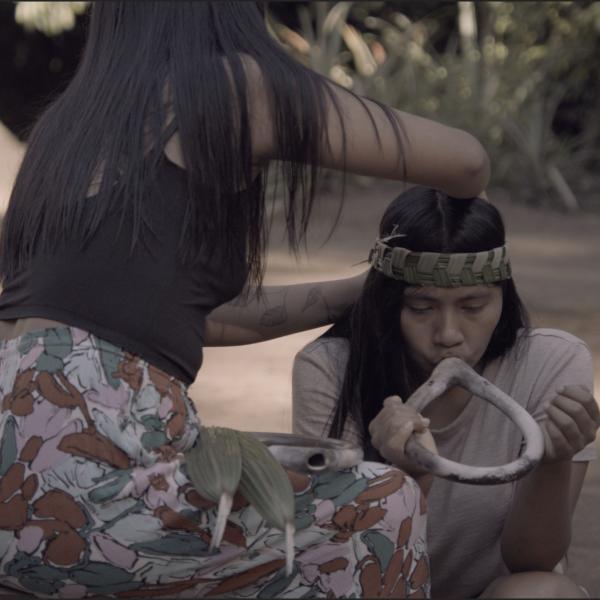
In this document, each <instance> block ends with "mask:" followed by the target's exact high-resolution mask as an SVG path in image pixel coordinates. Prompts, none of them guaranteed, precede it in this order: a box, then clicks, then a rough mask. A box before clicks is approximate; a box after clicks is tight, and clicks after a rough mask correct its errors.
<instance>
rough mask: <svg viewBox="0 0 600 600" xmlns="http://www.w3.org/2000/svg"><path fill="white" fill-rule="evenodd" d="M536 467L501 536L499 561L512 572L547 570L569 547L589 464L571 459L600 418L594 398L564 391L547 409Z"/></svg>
mask: <svg viewBox="0 0 600 600" xmlns="http://www.w3.org/2000/svg"><path fill="white" fill-rule="evenodd" d="M546 413H547V415H548V419H547V421H545V422H544V423H543V425H542V430H543V432H544V438H545V450H544V457H543V459H542V462H541V463H540V465H539V466H538V467H537V468H536V469H535V470H534V471H533V472H532V473H530V474H529V475H528V476H527V477H525V478H524V479H523V480H521V481H520V482H519V483H518V484H517V488H516V491H515V495H514V498H513V501H512V504H511V510H510V512H509V515H508V518H507V520H506V523H505V526H504V530H503V532H502V539H501V548H502V557H503V559H504V562H505V563H506V566H507V567H508V568H509V569H510V570H511V571H513V572H515V571H532V570H545V571H550V570H552V569H553V568H554V566H555V565H556V564H557V563H558V562H559V561H560V559H561V558H562V557H563V556H564V555H565V553H566V551H567V549H568V547H569V544H570V542H571V517H572V514H573V510H574V509H575V505H576V504H577V499H578V498H579V493H580V491H581V487H582V485H583V479H584V477H585V472H586V469H587V462H575V463H573V462H572V461H571V458H572V457H573V456H574V455H575V454H576V453H577V452H578V451H579V450H581V449H582V448H584V447H585V446H586V445H587V444H589V443H590V442H591V441H593V440H594V438H595V436H596V431H597V430H598V426H599V425H600V413H599V410H598V406H597V404H596V401H595V399H594V397H593V396H592V394H591V393H590V392H589V391H587V390H586V389H585V388H582V387H581V386H568V387H566V388H564V390H562V391H561V392H560V393H559V394H558V395H557V397H556V398H555V399H554V400H553V402H552V403H551V405H550V406H549V407H548V408H547V410H546Z"/></svg>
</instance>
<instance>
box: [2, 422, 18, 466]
mask: <svg viewBox="0 0 600 600" xmlns="http://www.w3.org/2000/svg"><path fill="white" fill-rule="evenodd" d="M16 427H17V425H16V422H15V418H14V417H13V416H10V417H8V419H6V424H5V425H4V433H3V434H2V441H1V442H0V477H3V476H4V475H5V474H6V471H8V469H10V467H11V465H12V464H13V463H14V462H15V461H16V460H17V438H16V435H15V430H16Z"/></svg>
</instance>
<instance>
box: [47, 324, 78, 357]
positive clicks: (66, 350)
mask: <svg viewBox="0 0 600 600" xmlns="http://www.w3.org/2000/svg"><path fill="white" fill-rule="evenodd" d="M44 351H45V352H46V354H48V355H50V356H55V357H56V358H60V359H61V360H63V359H64V358H66V357H67V356H68V355H69V354H71V352H72V351H73V337H72V336H71V330H70V329H67V328H66V327H65V328H60V329H48V330H47V331H46V334H45V335H44Z"/></svg>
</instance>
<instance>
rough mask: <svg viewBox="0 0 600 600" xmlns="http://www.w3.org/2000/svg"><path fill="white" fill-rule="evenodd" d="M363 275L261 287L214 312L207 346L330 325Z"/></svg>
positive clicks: (353, 297)
mask: <svg viewBox="0 0 600 600" xmlns="http://www.w3.org/2000/svg"><path fill="white" fill-rule="evenodd" d="M365 277H366V272H364V273H361V274H360V275H357V276H355V277H349V278H346V279H338V280H334V281H321V282H312V283H300V284H296V285H282V286H264V287H263V288H262V293H261V294H260V295H257V294H256V293H255V291H253V290H252V291H251V292H250V293H249V294H248V296H247V297H246V296H244V295H243V294H242V295H240V296H238V297H236V298H234V299H233V300H232V301H231V302H228V303H227V304H223V305H221V306H219V307H217V308H216V309H215V310H213V311H212V312H211V313H210V314H209V315H208V318H207V320H206V329H205V340H204V342H205V345H206V346H237V345H243V344H253V343H255V342H264V341H266V340H270V339H273V338H277V337H281V336H284V335H288V334H290V333H296V332H298V331H304V330H306V329H313V328H314V327H320V326H322V325H327V324H328V323H331V322H333V321H334V320H335V319H337V318H339V317H340V315H341V314H342V312H343V311H344V310H345V309H346V308H347V307H348V306H350V304H352V303H353V302H354V301H355V300H356V298H357V297H358V295H359V293H360V290H361V289H362V285H363V282H364V279H365Z"/></svg>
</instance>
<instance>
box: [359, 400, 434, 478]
mask: <svg viewBox="0 0 600 600" xmlns="http://www.w3.org/2000/svg"><path fill="white" fill-rule="evenodd" d="M428 426H429V419H427V418H425V417H422V416H421V415H420V414H419V413H418V412H417V411H416V410H415V409H414V408H412V407H411V406H408V405H406V404H404V403H403V402H402V399H401V398H400V396H389V397H388V398H386V399H385V400H384V401H383V408H382V409H381V411H380V412H379V414H378V415H377V416H376V417H375V418H374V419H373V420H372V421H371V423H370V424H369V433H370V434H371V443H372V444H373V447H374V448H375V449H376V450H377V451H378V452H379V454H381V456H383V458H385V459H386V460H387V461H389V462H390V463H392V464H393V465H395V466H396V467H398V468H400V469H402V470H403V471H405V472H406V473H408V475H411V476H412V477H418V476H420V475H423V474H425V473H427V471H425V469H423V468H422V467H420V466H419V465H417V464H416V463H414V462H412V461H411V460H410V459H409V458H408V457H407V456H406V455H405V453H404V448H405V446H406V442H407V441H408V438H409V437H410V436H411V435H412V434H413V433H414V434H415V437H416V439H417V441H418V442H419V443H420V444H421V445H422V446H424V447H425V448H427V449H428V450H430V451H431V452H434V453H435V454H437V453H438V451H437V446H436V445H435V441H434V439H433V436H432V435H431V432H430V431H429V429H428Z"/></svg>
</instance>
